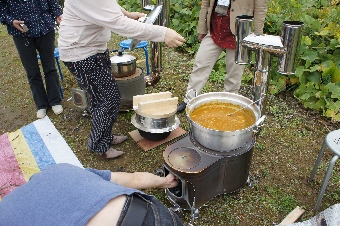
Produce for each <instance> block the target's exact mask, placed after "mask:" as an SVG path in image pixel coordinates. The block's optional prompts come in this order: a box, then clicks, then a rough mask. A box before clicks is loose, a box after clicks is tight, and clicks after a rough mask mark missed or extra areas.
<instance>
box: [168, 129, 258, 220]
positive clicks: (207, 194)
mask: <svg viewBox="0 0 340 226" xmlns="http://www.w3.org/2000/svg"><path fill="white" fill-rule="evenodd" d="M254 145H255V136H254V137H252V138H251V139H250V140H248V141H247V142H246V143H245V145H244V146H242V147H240V148H238V149H235V150H232V151H228V152H221V151H214V150H211V149H208V148H206V147H204V146H202V145H201V144H200V143H199V142H197V141H196V140H195V139H194V138H193V136H192V134H191V133H190V132H189V134H187V135H186V136H185V137H184V138H182V139H180V140H178V141H177V142H175V143H173V144H171V145H169V146H167V148H166V149H165V151H164V152H163V158H164V160H165V163H164V164H163V173H164V175H165V176H166V175H168V174H169V173H172V174H174V175H175V176H176V177H177V178H179V184H178V186H177V187H175V188H169V189H166V190H165V193H166V195H167V197H168V199H169V200H170V201H171V202H172V204H173V205H174V206H175V207H176V208H177V209H183V210H190V211H191V214H192V222H193V219H194V218H197V217H198V209H199V208H200V207H201V206H203V205H204V204H205V203H206V202H208V201H209V200H211V199H213V198H214V197H215V196H217V195H220V194H226V193H231V192H234V191H237V190H238V189H240V188H242V187H243V186H244V185H245V184H246V183H247V180H248V176H249V168H250V164H251V159H252V155H253V150H254Z"/></svg>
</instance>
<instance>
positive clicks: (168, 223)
mask: <svg viewBox="0 0 340 226" xmlns="http://www.w3.org/2000/svg"><path fill="white" fill-rule="evenodd" d="M132 195H138V196H139V197H141V198H142V199H143V200H145V202H147V203H148V204H147V205H148V208H147V212H146V215H145V218H144V220H143V223H142V225H141V226H152V225H155V226H183V225H184V224H183V222H182V220H181V219H180V218H179V217H178V215H177V214H176V213H174V212H173V211H172V210H171V209H169V208H167V207H166V206H164V205H163V204H162V203H161V202H160V201H158V200H157V199H156V198H155V197H153V196H152V197H150V196H143V195H140V194H132ZM132 195H128V196H126V197H127V199H126V202H125V205H124V207H123V210H122V212H121V214H120V217H119V219H118V222H117V226H121V224H122V221H123V219H124V217H125V215H126V213H127V210H128V209H129V206H130V200H131V196H132Z"/></svg>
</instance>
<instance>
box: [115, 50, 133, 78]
mask: <svg viewBox="0 0 340 226" xmlns="http://www.w3.org/2000/svg"><path fill="white" fill-rule="evenodd" d="M111 52H118V54H117V55H115V56H113V57H111V58H110V60H111V70H112V75H113V76H114V77H115V78H123V77H127V76H130V75H133V74H134V73H135V72H136V68H137V65H136V62H137V58H136V57H135V56H133V55H131V54H128V53H124V51H123V50H112V51H111Z"/></svg>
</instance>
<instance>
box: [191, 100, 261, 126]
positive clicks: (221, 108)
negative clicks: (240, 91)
mask: <svg viewBox="0 0 340 226" xmlns="http://www.w3.org/2000/svg"><path fill="white" fill-rule="evenodd" d="M241 108H242V106H240V105H237V104H232V103H228V102H220V101H212V102H209V103H205V104H202V105H200V106H199V107H197V108H195V109H194V110H192V111H191V112H190V119H191V120H193V121H194V122H196V123H197V124H199V125H201V126H203V127H205V128H208V129H212V130H219V131H235V130H241V129H245V128H248V127H249V126H252V125H253V124H254V123H255V114H254V112H253V111H252V110H250V109H246V108H245V109H242V110H240V111H238V112H236V113H234V112H235V111H237V110H239V109H241ZM231 113H234V114H231ZM229 114H231V115H229Z"/></svg>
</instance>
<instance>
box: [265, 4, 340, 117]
mask: <svg viewBox="0 0 340 226" xmlns="http://www.w3.org/2000/svg"><path fill="white" fill-rule="evenodd" d="M284 3H285V7H282V6H283V1H281V0H280V1H270V3H269V9H268V16H267V23H266V31H268V32H270V33H273V34H275V35H277V34H279V31H280V27H279V25H280V24H281V23H282V21H284V20H297V21H302V22H303V23H304V28H303V36H302V40H301V47H300V57H299V59H298V67H297V68H296V73H295V75H290V76H284V75H280V74H278V73H277V72H275V71H273V70H271V72H270V78H271V79H270V87H269V92H270V93H272V94H276V93H279V92H280V91H282V90H286V89H287V88H288V87H291V88H293V89H294V95H295V97H297V98H298V99H299V100H300V101H301V102H302V103H303V104H304V106H305V107H308V108H312V109H314V110H315V111H318V112H320V113H322V115H324V116H327V117H330V118H332V120H334V121H339V120H340V112H339V109H340V100H339V99H340V91H339V90H340V89H339V88H340V49H339V47H340V25H339V24H336V23H335V21H339V20H340V9H339V7H336V4H338V3H337V2H336V1H334V3H331V4H329V3H328V1H324V0H321V1H319V0H314V1H307V0H300V1H299V0H291V1H288V2H287V1H284ZM274 65H275V64H274Z"/></svg>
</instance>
